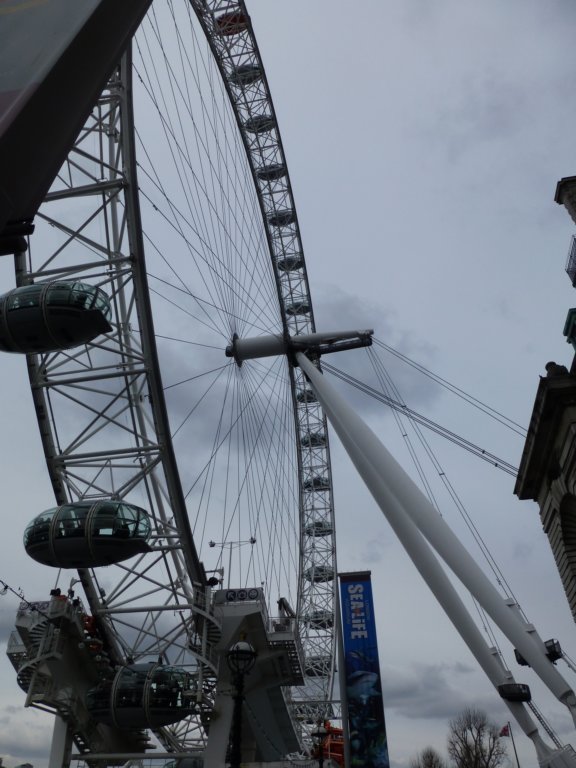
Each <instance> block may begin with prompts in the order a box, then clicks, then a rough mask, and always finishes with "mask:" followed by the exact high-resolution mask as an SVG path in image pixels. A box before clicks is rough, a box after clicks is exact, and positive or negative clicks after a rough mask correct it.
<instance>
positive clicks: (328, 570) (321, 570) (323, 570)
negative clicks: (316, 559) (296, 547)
mask: <svg viewBox="0 0 576 768" xmlns="http://www.w3.org/2000/svg"><path fill="white" fill-rule="evenodd" d="M304 578H305V579H306V581H311V582H313V583H315V584H323V583H325V582H327V581H332V580H333V579H334V568H332V566H330V565H313V566H312V567H311V568H308V569H307V570H306V571H304Z"/></svg>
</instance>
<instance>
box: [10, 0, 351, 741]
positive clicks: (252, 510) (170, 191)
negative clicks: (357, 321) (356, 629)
mask: <svg viewBox="0 0 576 768" xmlns="http://www.w3.org/2000/svg"><path fill="white" fill-rule="evenodd" d="M144 254H146V257H144ZM16 278H17V286H18V287H17V289H16V290H15V291H13V292H11V294H10V295H9V296H8V297H7V299H6V311H5V317H6V318H8V319H7V321H6V322H7V323H9V321H10V311H12V318H13V326H11V327H9V325H6V327H5V328H4V330H5V339H4V346H5V348H7V349H12V350H13V351H14V350H15V351H22V352H27V353H28V355H27V361H28V369H29V376H30V382H31V388H32V395H33V399H34V405H35V409H36V414H37V417H38V423H39V428H40V434H41V437H42V442H43V447H44V452H45V456H46V463H47V467H48V471H49V475H50V479H51V482H52V485H53V488H54V493H55V497H56V503H57V507H55V508H51V509H49V510H47V511H46V512H42V511H41V510H39V511H38V512H39V514H38V515H37V516H36V517H35V518H34V520H33V521H31V523H30V525H29V526H28V529H27V531H26V546H27V549H28V552H29V554H31V555H32V556H33V557H36V559H38V560H40V561H41V562H44V563H45V564H47V565H51V566H53V567H54V568H57V569H60V571H59V575H58V582H57V587H56V589H55V590H53V592H54V595H53V597H57V598H60V597H61V595H60V594H58V593H63V594H62V597H65V593H66V590H68V594H69V600H68V602H66V601H65V600H62V602H63V604H64V605H63V606H62V611H64V614H65V613H66V611H68V609H69V607H70V606H69V605H68V603H70V602H71V603H72V604H74V609H75V610H76V613H81V616H82V622H83V628H84V632H85V633H86V631H88V643H79V645H80V646H82V653H89V652H90V648H89V649H88V650H87V651H86V650H85V646H86V645H88V646H90V643H91V642H92V641H93V644H94V643H95V649H96V653H93V654H92V655H93V658H92V659H91V661H90V664H91V665H92V666H90V665H88V666H89V667H90V669H91V672H90V674H88V675H87V677H86V678H85V679H83V680H82V682H81V683H74V684H71V683H70V681H64V682H63V683H62V685H61V689H62V690H60V691H59V690H55V688H56V689H57V688H58V685H56V686H55V683H54V680H52V681H51V682H50V681H48V680H47V679H46V675H45V673H43V672H42V670H40V669H39V668H38V667H37V666H35V665H34V662H33V661H30V662H29V663H26V662H25V661H24V663H20V668H19V672H18V676H19V682H20V684H21V685H22V687H23V688H24V689H25V690H26V691H27V694H28V699H29V703H32V704H34V703H35V702H39V701H42V700H43V699H42V696H43V694H42V690H46V689H47V687H49V683H50V685H51V686H52V688H51V690H52V694H51V695H52V699H51V705H52V707H53V708H54V710H55V711H56V712H57V714H58V716H59V718H60V719H61V721H62V722H63V723H66V724H67V726H68V727H69V730H70V731H71V733H72V736H73V738H74V739H75V741H76V744H77V746H78V748H79V749H80V751H86V752H87V753H88V752H94V751H98V750H100V751H106V750H108V751H110V743H114V738H116V737H115V736H110V739H111V742H110V743H107V742H106V740H105V739H104V740H103V739H102V737H101V731H102V729H101V728H100V729H99V724H100V725H102V724H104V725H105V726H106V727H108V728H109V732H110V733H112V732H113V731H114V729H120V730H122V728H132V729H133V731H134V734H135V735H134V737H133V740H132V741H133V743H131V744H129V745H128V746H129V747H130V749H131V750H132V751H134V750H137V749H140V748H142V747H143V745H145V744H146V738H147V737H146V735H145V732H146V731H147V730H152V731H153V732H154V733H155V734H156V736H157V738H158V739H159V740H160V741H161V743H162V744H163V745H164V746H165V747H166V749H167V750H169V751H172V752H175V753H185V752H194V751H201V750H202V749H203V748H204V746H205V745H206V739H207V735H206V734H207V730H208V728H209V725H210V721H211V717H212V711H213V708H214V706H215V701H216V696H217V687H218V675H219V668H218V648H220V646H221V644H222V641H223V640H222V626H221V622H220V621H219V618H218V615H217V612H216V613H215V611H214V609H213V605H214V595H215V594H216V593H219V595H220V598H219V599H220V602H222V601H229V602H244V603H245V602H250V601H254V602H258V603H261V605H262V611H263V614H264V615H266V616H267V617H268V618H269V620H270V628H272V626H275V627H276V628H278V623H277V622H276V619H277V618H278V616H279V618H280V619H282V620H284V621H288V622H291V623H292V627H293V628H295V627H294V624H297V632H296V634H295V636H296V637H297V638H299V640H298V643H297V645H298V648H297V651H298V654H299V660H300V661H299V664H300V669H301V671H303V673H304V674H303V676H299V675H298V674H296V673H294V674H292V676H290V675H288V676H287V677H286V679H285V681H284V682H285V684H286V686H289V685H291V686H292V688H291V692H290V694H289V695H288V700H289V703H290V707H291V712H292V716H293V717H294V718H295V719H296V720H300V721H301V723H302V722H306V721H308V722H309V723H310V722H313V721H315V720H317V719H318V718H319V717H323V716H326V715H327V714H329V713H330V706H331V705H330V701H331V698H332V686H333V677H334V668H335V631H334V626H335V588H336V585H335V574H336V555H335V535H334V514H333V500H332V478H331V468H330V454H329V444H328V434H327V426H326V421H325V417H324V415H323V412H322V410H321V407H320V405H319V403H318V402H317V400H316V397H315V395H314V393H313V390H312V389H311V388H310V386H309V385H308V384H307V380H306V378H305V376H304V374H303V373H302V371H301V369H300V368H299V367H298V366H297V365H296V364H295V362H294V360H293V359H291V358H290V357H289V356H288V355H285V356H283V357H281V358H267V359H258V360H251V361H243V360H241V359H239V357H238V356H237V355H235V354H234V344H235V342H236V340H237V339H242V338H245V337H254V336H261V335H269V334H274V335H277V336H281V337H284V338H288V337H295V336H298V335H301V334H310V333H313V332H314V331H315V326H314V316H313V310H312V302H311V298H310V290H309V285H308V279H307V273H306V265H305V261H304V256H303V248H302V242H301V237H300V230H299V225H298V219H297V215H296V209H295V205H294V199H293V195H292V189H291V185H290V178H289V174H288V170H287V165H286V158H285V156H284V151H283V148H282V142H281V138H280V133H279V129H278V124H277V120H276V114H275V111H274V107H273V104H272V100H271V97H270V91H269V88H268V83H267V79H266V75H265V71H264V66H263V63H262V60H261V58H260V54H259V51H258V47H257V44H256V41H255V38H254V33H253V29H252V25H251V22H250V18H249V15H248V12H247V10H246V7H245V5H244V3H243V2H228V1H227V2H225V3H224V2H221V0H192V2H188V0H178V1H177V0H168V2H167V3H165V4H162V5H153V6H152V9H151V10H150V12H149V14H148V16H147V17H146V18H145V20H144V22H143V23H142V25H141V27H140V29H139V31H138V33H137V35H136V37H135V38H134V40H133V43H132V46H131V50H130V51H129V52H127V53H126V54H125V55H124V57H123V59H122V61H121V63H120V64H119V66H118V67H117V68H116V69H115V70H114V72H113V73H112V75H111V77H110V78H109V81H108V84H107V86H106V88H105V89H104V91H103V92H102V94H101V96H100V98H99V100H98V103H97V104H96V105H95V107H94V109H93V110H92V113H91V115H90V118H89V120H88V121H87V123H86V125H85V126H84V128H83V130H82V131H81V133H80V135H79V137H78V139H77V141H76V142H75V144H74V147H73V148H72V149H71V151H70V153H69V155H68V158H67V160H66V162H65V164H64V166H63V167H62V169H61V171H60V173H59V174H58V177H57V179H56V180H55V182H54V184H53V186H52V188H51V190H50V192H49V194H48V196H47V198H46V200H45V203H44V205H43V206H42V208H41V209H40V211H39V213H38V216H37V218H36V232H35V235H34V237H33V238H32V239H31V243H30V247H29V249H28V250H27V251H22V252H20V253H19V254H18V255H17V258H16ZM26 307H28V309H27V310H26ZM26 311H28V312H29V313H31V314H30V315H29V318H32V321H33V314H34V312H36V313H40V312H41V313H42V315H43V317H44V321H45V323H46V329H47V330H46V334H47V336H46V338H44V339H40V338H36V337H34V334H31V333H30V332H28V335H26V330H25V327H24V326H25V324H26V322H27V321H26V318H25V312H26ZM20 318H24V319H23V320H22V321H21V320H20ZM90 318H92V320H94V323H95V324H94V326H93V330H91V322H92V321H91V320H90ZM95 318H96V319H95ZM32 321H31V322H32ZM81 326H82V328H84V326H85V328H84V330H83V331H82V333H84V334H85V335H84V336H83V335H82V334H81V333H80V331H78V335H77V336H76V335H75V333H76V332H75V331H72V330H70V329H76V330H77V329H79V328H80V327H81ZM67 329H68V330H67ZM87 337H88V338H87ZM0 342H2V339H0ZM226 348H228V356H226V355H225V350H226ZM47 506H49V504H48V503H47ZM40 513H41V514H40ZM73 537H76V538H73ZM80 538H82V545H79V543H78V542H79V541H80ZM68 569H75V570H77V576H75V575H74V578H69V576H70V575H73V574H74V570H73V571H72V574H70V572H69V570H68ZM78 582H80V583H81V586H82V588H83V593H84V594H83V595H82V598H79V597H76V593H77V586H76V585H77V584H78ZM64 614H63V615H64ZM72 618H73V617H71V616H68V619H69V621H70V622H71V623H73V622H72ZM90 633H92V634H90ZM92 651H94V648H93V649H92ZM152 662H154V663H152ZM146 664H148V665H149V667H148V668H146V669H148V671H143V670H145V666H144V665H146ZM86 668H88V667H86ZM106 669H113V670H120V671H115V672H114V674H113V675H112V674H111V673H109V675H108V676H109V678H110V679H109V681H108V683H107V686H108V687H107V688H106V690H105V691H104V692H103V689H102V686H101V684H100V688H99V687H98V680H100V679H101V677H102V675H104V677H106V674H105V671H106ZM150 670H152V671H150ZM166 670H172V674H173V675H174V676H176V677H177V676H178V675H180V676H181V678H182V680H185V681H186V682H185V686H186V694H187V695H186V697H184V698H181V699H180V700H179V704H178V707H179V710H180V711H179V717H178V719H176V720H174V719H172V720H171V719H170V717H166V716H165V715H166V713H164V715H162V714H161V713H160V710H159V709H155V708H154V706H153V701H152V698H151V696H152V693H151V691H152V689H153V690H154V691H159V690H160V687H161V684H160V682H159V681H160V676H161V675H162V674H163V673H165V672H166ZM127 674H129V675H131V676H132V679H134V680H136V679H141V680H143V683H142V685H143V686H145V687H146V691H147V694H146V696H147V698H146V702H147V703H146V706H145V707H143V711H142V713H141V714H139V715H136V714H135V713H134V711H132V710H130V713H128V709H127V710H126V712H122V711H121V710H120V707H119V706H118V707H116V704H114V702H118V698H117V697H118V696H119V695H120V693H121V691H122V689H123V687H124V688H127V687H130V683H128V682H127V677H126V675H127ZM53 677H54V676H53ZM151 686H152V688H151ZM142 690H143V689H142ZM158 695H159V694H158ZM110 697H112V698H110ZM115 697H116V698H115ZM81 700H82V701H81ZM86 700H88V702H89V706H88V709H85V706H86V705H85V704H83V703H82V702H85V701H86ZM111 701H112V707H111V708H110V702H111ZM174 707H175V705H174V703H172V709H173V711H174ZM138 729H140V731H138ZM137 732H138V733H137ZM273 747H274V748H275V749H276V750H277V751H278V752H281V748H280V747H278V745H273Z"/></svg>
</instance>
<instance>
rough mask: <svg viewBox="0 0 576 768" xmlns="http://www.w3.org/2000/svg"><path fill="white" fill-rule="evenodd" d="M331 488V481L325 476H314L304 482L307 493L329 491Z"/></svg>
mask: <svg viewBox="0 0 576 768" xmlns="http://www.w3.org/2000/svg"><path fill="white" fill-rule="evenodd" d="M329 488H330V481H329V480H328V478H327V477H324V476H323V475H314V477H310V478H308V480H305V481H304V490H305V491H327V490H328V489H329Z"/></svg>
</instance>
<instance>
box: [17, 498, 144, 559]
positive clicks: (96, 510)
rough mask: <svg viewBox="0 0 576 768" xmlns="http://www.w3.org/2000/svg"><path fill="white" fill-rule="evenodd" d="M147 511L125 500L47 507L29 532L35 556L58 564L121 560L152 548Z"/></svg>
mask: <svg viewBox="0 0 576 768" xmlns="http://www.w3.org/2000/svg"><path fill="white" fill-rule="evenodd" d="M150 533H151V524H150V517H149V516H148V513H147V512H145V511H144V510H143V509H140V507H136V506H134V505H133V504H126V503H125V502H123V501H103V500H100V501H77V502H74V503H72V504H64V505H62V506H61V507H55V508H53V509H48V510H46V511H45V512H42V514H41V515H38V516H37V517H35V518H34V520H32V522H31V523H30V524H29V525H28V527H27V528H26V530H25V531H24V547H25V549H26V552H27V553H28V554H29V555H30V557H31V558H32V559H33V560H36V561H37V562H39V563H42V564H43V565H51V566H54V567H55V568H95V567H97V566H101V565H110V564H111V563H120V562H122V561H123V560H127V559H128V558H130V557H133V556H134V555H138V554H141V553H143V552H147V551H148V550H149V549H150V547H149V545H148V539H149V538H150Z"/></svg>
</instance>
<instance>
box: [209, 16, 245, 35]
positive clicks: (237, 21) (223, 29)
mask: <svg viewBox="0 0 576 768" xmlns="http://www.w3.org/2000/svg"><path fill="white" fill-rule="evenodd" d="M247 27H248V17H247V16H246V14H245V13H244V12H243V11H230V12H228V13H222V14H220V16H217V17H216V18H215V19H214V28H215V30H216V32H217V34H219V35H222V36H223V37H228V36H229V35H237V34H239V33H240V32H243V31H244V30H245V29H246V28H247Z"/></svg>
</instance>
